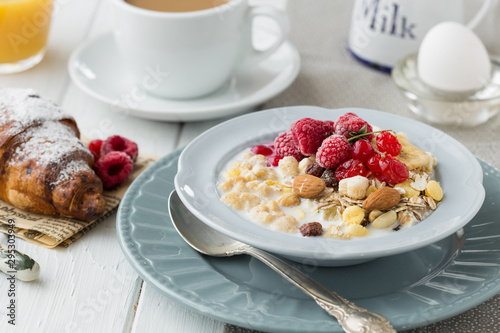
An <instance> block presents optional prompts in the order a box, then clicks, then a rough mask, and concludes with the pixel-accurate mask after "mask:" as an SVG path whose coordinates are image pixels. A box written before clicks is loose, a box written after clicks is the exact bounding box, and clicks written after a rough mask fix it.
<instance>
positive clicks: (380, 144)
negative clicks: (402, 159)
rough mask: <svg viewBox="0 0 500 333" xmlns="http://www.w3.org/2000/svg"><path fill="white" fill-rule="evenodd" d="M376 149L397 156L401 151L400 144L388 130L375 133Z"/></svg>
mask: <svg viewBox="0 0 500 333" xmlns="http://www.w3.org/2000/svg"><path fill="white" fill-rule="evenodd" d="M376 141H377V149H378V150H379V151H380V152H382V153H387V154H389V155H391V156H398V155H399V153H400V152H401V148H402V146H401V144H400V143H399V141H398V139H397V138H396V136H395V135H393V134H392V133H390V132H388V131H382V132H380V133H379V135H377V139H376Z"/></svg>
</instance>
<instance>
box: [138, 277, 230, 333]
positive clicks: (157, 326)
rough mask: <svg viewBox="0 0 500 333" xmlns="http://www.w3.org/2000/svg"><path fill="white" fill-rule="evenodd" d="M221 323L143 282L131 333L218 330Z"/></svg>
mask: <svg viewBox="0 0 500 333" xmlns="http://www.w3.org/2000/svg"><path fill="white" fill-rule="evenodd" d="M223 329H224V324H223V323H221V322H219V321H216V320H213V319H210V318H207V317H205V316H202V315H200V314H198V313H195V312H193V311H191V310H188V309H187V308H185V307H183V306H180V305H178V304H177V303H175V302H173V301H171V300H170V299H168V298H167V297H165V296H163V295H162V294H160V293H159V292H157V291H156V289H154V288H153V287H151V286H150V285H148V284H147V283H144V285H143V287H142V293H141V298H140V300H139V305H138V307H137V313H136V317H135V320H134V325H133V326H132V331H131V332H132V333H221V332H222V331H223Z"/></svg>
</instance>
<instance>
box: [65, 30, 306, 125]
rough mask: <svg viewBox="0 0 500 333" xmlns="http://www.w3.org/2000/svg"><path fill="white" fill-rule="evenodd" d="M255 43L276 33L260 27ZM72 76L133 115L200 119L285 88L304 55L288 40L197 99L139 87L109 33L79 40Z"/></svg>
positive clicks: (242, 108) (237, 110) (238, 109)
mask: <svg viewBox="0 0 500 333" xmlns="http://www.w3.org/2000/svg"><path fill="white" fill-rule="evenodd" d="M255 29H256V31H255V41H254V42H255V44H256V47H261V45H259V44H263V45H267V43H268V42H269V40H271V39H273V38H274V36H275V33H273V32H269V31H267V30H265V29H263V28H259V27H258V26H256V27H255ZM68 69H69V74H70V76H71V79H72V80H73V82H74V83H75V84H76V85H77V86H78V87H79V88H80V89H82V90H83V91H84V92H86V93H88V94H89V95H91V96H93V97H95V98H97V99H99V100H101V101H103V102H106V103H109V104H111V105H113V106H115V107H116V108H118V109H123V110H126V111H127V112H128V113H130V114H131V115H134V116H137V117H141V118H148V119H156V120H167V121H195V120H206V119H212V118H219V117H225V116H232V115H237V114H241V113H244V112H247V111H250V110H251V109H252V108H254V107H255V106H257V105H259V104H261V103H263V102H265V101H267V100H268V99H270V98H272V97H274V96H276V95H277V94H279V93H281V92H282V91H283V90H285V89H286V88H287V87H288V86H289V85H290V84H291V83H292V82H293V81H294V80H295V78H296V77H297V74H298V72H299V69H300V56H299V53H298V52H297V50H296V49H295V48H294V47H293V46H292V45H291V44H290V43H289V42H285V44H283V45H282V46H281V47H280V48H279V49H278V50H277V51H276V52H275V53H274V54H272V55H271V56H270V57H269V58H267V59H265V60H264V61H262V62H261V63H260V64H258V65H257V66H255V67H252V68H251V69H249V70H246V71H242V72H240V73H238V74H236V75H235V76H234V77H232V79H231V80H230V82H228V84H226V86H224V87H222V88H221V89H219V90H218V91H217V92H215V93H213V94H211V95H209V96H206V97H202V98H198V99H191V100H168V99H162V98H158V97H155V96H151V95H148V94H145V93H143V92H142V91H139V90H138V89H137V87H136V86H135V84H134V82H133V81H132V80H131V79H130V78H129V77H128V75H127V70H126V68H125V66H124V64H123V62H122V60H121V59H120V56H119V55H118V50H117V47H116V44H115V39H114V36H113V34H112V33H111V32H109V33H106V34H104V35H102V36H100V37H98V38H96V39H94V40H91V41H89V42H87V43H84V44H83V45H81V46H79V47H78V48H77V49H76V50H75V51H74V52H73V54H72V55H71V57H70V60H69V64H68Z"/></svg>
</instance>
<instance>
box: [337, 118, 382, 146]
mask: <svg viewBox="0 0 500 333" xmlns="http://www.w3.org/2000/svg"><path fill="white" fill-rule="evenodd" d="M334 130H335V134H339V135H343V136H345V137H346V139H349V138H350V137H352V136H356V135H360V134H365V133H369V132H372V131H373V128H372V127H371V125H370V124H368V123H367V122H366V121H365V120H363V119H361V118H359V117H358V116H357V115H355V114H354V113H346V114H344V115H342V116H340V117H339V118H338V119H337V121H336V122H335V127H334ZM363 138H364V139H367V140H368V141H372V139H373V134H368V135H366V136H364V137H363Z"/></svg>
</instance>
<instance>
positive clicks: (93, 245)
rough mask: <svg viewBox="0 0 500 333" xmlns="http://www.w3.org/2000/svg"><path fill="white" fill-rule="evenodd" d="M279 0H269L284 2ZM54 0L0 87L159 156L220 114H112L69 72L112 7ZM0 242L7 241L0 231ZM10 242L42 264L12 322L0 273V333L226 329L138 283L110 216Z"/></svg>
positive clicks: (107, 23) (88, 132)
mask: <svg viewBox="0 0 500 333" xmlns="http://www.w3.org/2000/svg"><path fill="white" fill-rule="evenodd" d="M259 1H261V2H267V3H269V2H271V1H269V0H267V1H266V0H259ZM285 1H286V0H273V1H272V2H273V3H275V4H276V5H277V6H280V7H284V5H285ZM55 3H56V12H55V15H54V19H53V25H52V28H51V34H50V40H49V45H48V52H47V55H46V57H45V59H44V60H43V61H42V63H41V64H39V65H38V66H36V67H35V68H32V69H30V70H28V71H26V72H24V73H19V74H15V75H9V76H0V86H2V87H22V88H28V87H29V88H34V89H36V90H38V91H39V92H40V93H41V94H42V95H43V96H46V97H49V98H50V99H52V100H53V101H55V102H57V103H58V104H60V105H61V106H62V107H63V108H64V109H65V110H66V111H68V112H69V113H71V114H72V115H73V116H74V117H75V118H76V120H77V123H78V125H79V127H80V129H81V132H82V134H83V135H85V136H88V137H95V138H106V137H107V136H109V135H113V134H120V135H123V136H125V137H127V138H130V139H132V140H134V141H136V142H137V143H138V145H139V147H140V149H141V151H144V152H147V153H152V154H157V155H159V156H164V155H166V154H168V153H169V152H171V151H173V150H175V149H176V148H178V147H182V146H184V145H186V144H187V143H189V142H190V141H191V140H192V139H193V138H194V137H196V136H197V135H198V134H200V133H201V132H203V131H204V130H206V129H208V128H210V127H212V126H214V125H215V124H217V123H219V122H221V121H223V119H219V120H214V121H204V122H193V123H169V122H156V121H149V120H144V119H139V118H135V117H131V116H128V115H126V114H124V113H118V112H116V111H115V109H114V108H113V107H111V106H110V105H107V104H105V103H102V102H99V101H97V100H96V99H94V98H92V97H90V96H88V95H86V94H85V93H83V92H82V91H81V90H79V89H78V88H77V87H76V86H75V85H74V84H73V83H72V82H71V80H70V78H69V76H68V71H67V64H68V59H69V56H70V54H71V52H72V51H73V50H74V48H75V47H76V46H77V45H79V44H80V43H82V42H84V41H88V40H91V39H93V38H96V37H97V36H99V35H100V34H102V33H105V32H107V31H110V30H111V15H110V8H109V6H108V2H107V1H102V0H55ZM480 148H481V147H479V148H478V149H476V150H479V151H480ZM485 149H486V148H485ZM0 241H3V242H5V237H3V235H2V236H0ZM16 248H17V249H18V250H19V251H21V252H25V253H28V254H29V255H31V256H32V257H33V258H35V259H36V260H37V261H38V262H39V263H40V266H41V275H40V277H39V278H38V279H37V280H35V281H33V282H30V283H24V282H20V281H18V282H17V284H16V306H17V309H16V326H15V327H14V326H11V325H9V324H8V323H7V316H6V314H7V309H6V307H7V305H8V303H7V302H8V300H7V296H6V295H7V290H8V288H9V283H8V281H7V280H6V278H5V276H4V275H2V274H0V333H6V332H49V333H52V332H72V333H77V332H106V333H107V332H133V333H142V332H148V333H154V332H167V333H200V332H201V333H222V332H228V331H230V330H229V329H228V328H227V327H226V326H225V324H224V323H222V322H218V321H215V320H212V319H209V318H206V317H204V316H202V315H199V314H197V313H194V312H192V311H190V310H187V309H185V308H184V307H182V306H180V305H177V304H176V303H174V302H173V301H171V300H169V299H168V298H166V297H164V296H163V295H161V294H160V293H158V292H157V291H156V290H155V289H153V288H152V287H151V286H149V285H148V284H146V283H144V282H143V280H142V279H141V278H140V277H139V276H138V275H137V273H136V272H135V271H134V270H133V269H132V267H131V266H130V265H129V263H128V262H127V260H126V259H125V257H124V255H123V254H122V252H121V250H120V246H119V244H118V242H117V239H116V228H115V216H112V217H110V218H108V219H107V220H106V221H104V222H102V223H101V224H99V225H98V226H97V227H96V228H94V229H93V230H91V231H90V232H89V233H88V234H86V235H85V236H83V237H82V238H81V239H79V240H78V241H76V242H75V243H74V244H72V245H71V246H70V247H69V248H67V249H55V250H49V249H44V248H41V247H39V246H35V245H32V244H29V243H27V242H24V241H22V240H17V242H16ZM225 327H226V328H225Z"/></svg>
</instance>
